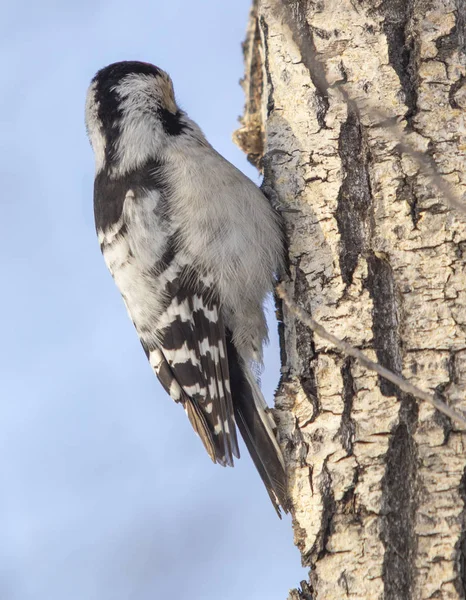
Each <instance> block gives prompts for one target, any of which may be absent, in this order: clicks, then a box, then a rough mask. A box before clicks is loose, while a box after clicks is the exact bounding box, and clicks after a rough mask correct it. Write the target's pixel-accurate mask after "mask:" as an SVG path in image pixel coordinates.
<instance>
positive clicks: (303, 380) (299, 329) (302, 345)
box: [294, 266, 322, 421]
mask: <svg viewBox="0 0 466 600" xmlns="http://www.w3.org/2000/svg"><path fill="white" fill-rule="evenodd" d="M309 295H310V292H309V284H308V282H307V279H306V274H305V273H304V272H303V271H302V269H301V268H300V267H299V266H297V267H296V272H295V291H294V297H295V298H302V299H305V298H308V297H309ZM304 308H305V309H306V310H308V311H309V307H308V306H304ZM309 312H310V311H309ZM295 334H296V349H297V354H298V356H299V357H300V358H299V371H298V372H297V373H296V375H297V377H298V380H299V383H300V385H301V387H302V389H303V391H304V393H305V395H306V397H307V399H308V400H309V402H310V403H311V405H312V407H313V409H314V410H313V416H312V421H314V420H315V419H316V418H317V416H318V415H319V414H320V413H321V410H322V409H321V406H320V401H319V396H318V392H317V382H316V378H315V373H314V369H313V368H312V365H311V361H312V359H313V358H314V357H315V354H316V352H315V344H314V334H313V332H312V330H311V329H309V327H307V325H304V323H301V321H298V320H296V321H295Z"/></svg>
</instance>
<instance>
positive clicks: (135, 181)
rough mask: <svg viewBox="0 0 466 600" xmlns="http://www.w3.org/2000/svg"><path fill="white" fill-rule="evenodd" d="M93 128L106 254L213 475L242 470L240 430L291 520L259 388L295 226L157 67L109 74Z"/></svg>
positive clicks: (102, 76) (97, 98) (100, 80)
mask: <svg viewBox="0 0 466 600" xmlns="http://www.w3.org/2000/svg"><path fill="white" fill-rule="evenodd" d="M85 121H86V130H87V134H88V137H89V140H90V143H91V146H92V149H93V152H94V157H95V167H96V170H95V180H94V216H95V226H96V232H97V237H98V241H99V243H100V249H101V251H102V254H103V257H104V260H105V263H106V265H107V267H108V269H109V271H110V273H111V275H112V277H113V279H114V281H115V283H116V285H117V287H118V288H119V291H120V293H121V295H122V298H123V301H124V304H125V305H126V309H127V312H128V314H129V316H130V318H131V320H132V322H133V324H134V327H135V328H136V331H137V334H138V336H139V340H140V342H141V345H142V347H143V349H144V352H145V354H146V356H147V359H148V360H149V363H150V365H151V367H152V369H153V370H154V371H155V374H156V375H157V377H158V379H159V381H160V383H161V384H162V386H163V388H164V389H165V391H166V392H167V393H168V394H169V395H170V396H171V398H172V399H173V400H174V401H175V402H176V403H178V404H181V405H182V407H183V408H184V410H185V412H186V414H187V416H188V418H189V421H190V422H191V425H192V427H193V429H194V430H195V432H196V433H197V434H198V436H199V437H200V439H201V441H202V443H203V444H204V447H205V449H206V451H207V453H208V454H209V456H210V458H211V459H212V461H213V462H214V463H218V464H220V465H222V466H233V465H234V458H239V456H240V453H239V447H238V435H237V429H238V430H239V432H240V433H241V435H242V437H243V440H244V442H245V445H246V447H247V449H248V451H249V453H250V455H251V458H252V460H253V462H254V464H255V466H256V469H257V471H258V473H259V475H260V477H261V478H262V481H263V482H264V484H265V488H266V490H267V492H268V494H269V496H270V499H271V501H272V503H273V506H274V507H275V509H276V511H277V513H278V515H279V516H281V510H283V511H285V512H287V511H288V497H287V481H286V469H285V463H284V460H283V455H282V452H281V449H280V446H279V444H278V442H277V438H276V424H275V422H274V419H273V417H272V415H271V413H270V409H269V408H268V407H267V404H266V402H265V399H264V396H263V394H262V392H261V390H260V386H259V383H258V377H257V374H258V373H259V372H260V369H261V367H262V362H263V346H264V344H265V343H266V341H267V323H266V319H265V313H264V300H265V298H266V296H267V294H268V293H269V292H271V291H273V288H274V285H275V283H276V279H277V277H278V276H279V274H280V273H281V272H283V269H284V264H285V244H284V233H283V222H282V217H281V215H280V213H279V211H277V210H276V209H275V208H274V207H273V206H272V205H271V203H270V202H269V200H268V199H267V197H266V196H265V195H264V194H263V193H262V191H261V190H260V189H259V187H258V186H256V185H255V184H254V183H253V182H252V181H251V180H250V179H249V178H248V177H246V176H245V175H244V174H243V173H242V172H241V171H240V170H239V169H237V168H236V167H235V166H234V165H232V164H231V163H230V162H229V161H227V160H226V159H225V158H223V157H222V156H221V155H220V154H219V153H218V152H217V151H216V150H215V149H214V148H213V147H212V146H211V145H210V143H209V142H208V141H207V139H206V138H205V136H204V134H203V133H202V131H201V129H200V128H199V126H198V125H197V124H196V123H195V122H194V121H193V120H191V119H190V118H189V117H188V115H187V114H186V112H185V111H183V110H182V109H181V108H180V107H179V106H178V104H177V102H176V100H175V94H174V89H173V83H172V80H171V78H170V76H169V75H168V74H167V73H166V72H165V71H163V70H162V69H160V68H158V67H156V66H154V65H152V64H150V63H146V62H140V61H122V62H116V63H113V64H110V65H108V66H106V67H104V68H102V69H100V70H99V71H98V72H97V73H96V75H95V76H94V78H93V79H92V81H91V83H90V86H89V88H88V91H87V96H86V107H85Z"/></svg>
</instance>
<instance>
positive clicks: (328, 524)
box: [310, 459, 337, 583]
mask: <svg viewBox="0 0 466 600" xmlns="http://www.w3.org/2000/svg"><path fill="white" fill-rule="evenodd" d="M327 460H328V459H326V460H325V462H324V465H323V467H322V475H321V485H320V492H321V497H322V517H321V523H320V528H319V533H318V534H317V537H316V541H315V542H314V545H313V547H312V549H311V552H310V555H311V556H312V557H316V558H317V560H321V559H322V558H323V557H324V556H325V554H326V552H327V542H328V540H329V538H330V536H331V535H332V522H333V517H334V515H335V513H336V509H337V505H336V502H335V495H334V493H333V487H332V477H331V475H330V471H329V470H328V467H327ZM311 583H312V572H311Z"/></svg>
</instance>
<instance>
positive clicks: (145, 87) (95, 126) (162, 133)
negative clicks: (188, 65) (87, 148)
mask: <svg viewBox="0 0 466 600" xmlns="http://www.w3.org/2000/svg"><path fill="white" fill-rule="evenodd" d="M182 114H183V113H182V111H180V110H179V108H178V107H177V105H176V102H175V95H174V91H173V84H172V80H171V79H170V76H169V75H168V74H167V73H165V71H162V69H159V68H158V67H155V66H154V65H151V64H149V63H145V62H137V61H124V62H117V63H113V64H111V65H109V66H107V67H104V68H103V69H101V70H100V71H98V72H97V74H96V75H95V77H94V78H93V79H92V81H91V85H90V86H89V89H88V92H87V98H86V128H87V133H88V136H89V139H90V141H91V145H92V147H93V150H94V153H95V157H96V167H97V171H100V170H102V169H103V168H108V167H111V168H113V169H114V170H116V171H119V172H121V173H124V172H125V171H128V170H130V169H133V168H137V167H139V166H140V165H141V164H142V163H143V162H144V161H145V160H147V159H148V158H149V157H151V156H155V155H157V153H158V152H160V150H161V148H162V147H163V144H164V141H165V140H166V138H167V136H171V135H177V134H179V133H181V131H182V130H183V124H182V122H181V120H180V119H181V117H182Z"/></svg>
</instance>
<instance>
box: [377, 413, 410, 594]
mask: <svg viewBox="0 0 466 600" xmlns="http://www.w3.org/2000/svg"><path fill="white" fill-rule="evenodd" d="M386 465H387V466H386V471H385V475H384V478H383V481H382V513H383V515H384V516H383V517H382V529H381V540H382V542H383V544H384V546H385V553H384V558H383V569H382V579H383V583H384V598H385V600H400V599H402V598H403V599H404V598H406V599H408V598H412V597H413V596H412V592H413V584H414V574H415V564H414V556H415V551H416V531H415V514H416V496H417V494H416V473H417V449H416V445H415V443H414V440H413V438H412V435H411V433H410V430H409V427H408V425H407V424H406V423H400V424H399V425H398V426H397V428H396V430H395V431H394V433H393V435H392V438H391V440H390V445H389V449H388V452H387V455H386Z"/></svg>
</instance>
